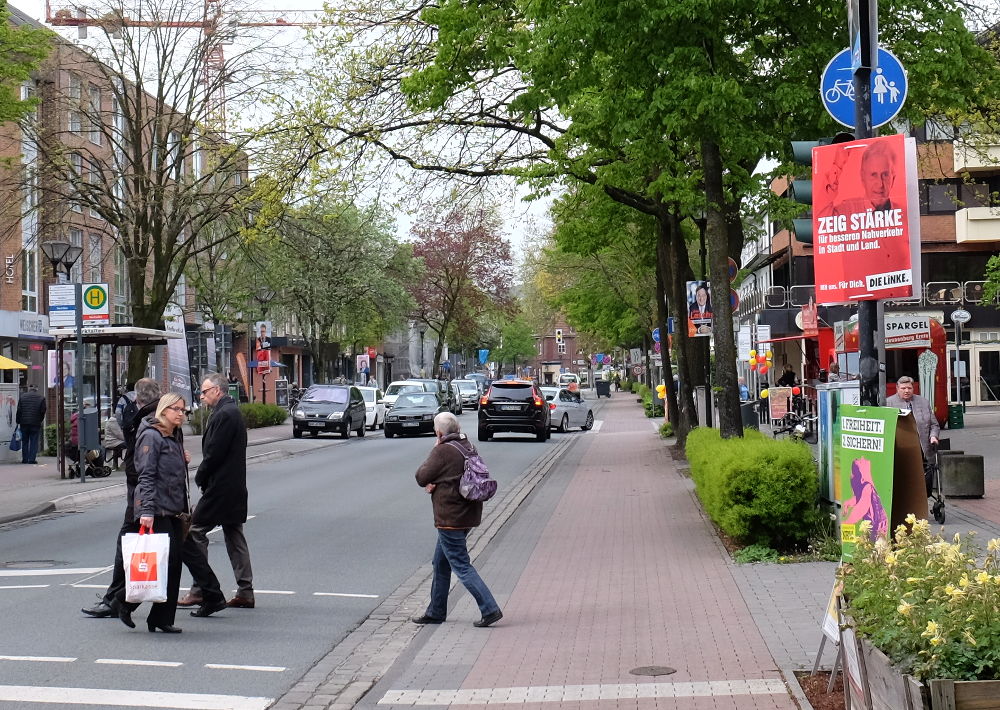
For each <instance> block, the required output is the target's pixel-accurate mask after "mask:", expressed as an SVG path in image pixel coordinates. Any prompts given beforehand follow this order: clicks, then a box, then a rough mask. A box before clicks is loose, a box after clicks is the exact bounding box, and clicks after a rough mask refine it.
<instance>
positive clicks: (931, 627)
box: [920, 621, 938, 636]
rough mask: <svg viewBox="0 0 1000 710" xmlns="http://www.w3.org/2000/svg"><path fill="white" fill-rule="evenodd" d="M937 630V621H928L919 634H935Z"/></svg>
mask: <svg viewBox="0 0 1000 710" xmlns="http://www.w3.org/2000/svg"><path fill="white" fill-rule="evenodd" d="M937 632H938V623H937V622H936V621H928V622H927V628H926V629H925V630H924V632H923V633H922V634H920V635H921V636H935V635H936V634H937Z"/></svg>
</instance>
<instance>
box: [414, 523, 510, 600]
mask: <svg viewBox="0 0 1000 710" xmlns="http://www.w3.org/2000/svg"><path fill="white" fill-rule="evenodd" d="M468 535H469V531H468V530H438V540H437V547H435V548H434V563H433V564H434V577H433V581H432V582H431V603H430V604H429V605H428V606H427V616H429V617H431V618H433V619H445V618H446V617H447V616H448V588H449V587H450V586H451V573H452V570H454V572H455V576H456V577H458V581H460V582H461V583H462V584H463V585H465V588H466V589H468V590H469V594H471V595H472V597H473V599H475V600H476V604H478V605H479V611H480V613H481V614H482V615H483V616H486V615H487V614H492V613H493V612H495V611H499V610H500V607H499V606H498V605H497V603H496V600H495V599H493V595H492V594H490V590H489V589H488V588H487V586H486V583H485V582H484V581H483V580H482V578H481V577H480V576H479V573H478V572H477V571H476V568H475V567H473V566H472V563H471V562H469V550H468V548H467V547H466V543H465V539H466V537H468Z"/></svg>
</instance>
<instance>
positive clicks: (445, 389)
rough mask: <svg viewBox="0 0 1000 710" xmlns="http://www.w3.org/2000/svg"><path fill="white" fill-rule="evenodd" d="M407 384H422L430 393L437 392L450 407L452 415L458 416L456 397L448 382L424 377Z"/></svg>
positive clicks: (412, 379)
mask: <svg viewBox="0 0 1000 710" xmlns="http://www.w3.org/2000/svg"><path fill="white" fill-rule="evenodd" d="M407 382H420V383H422V384H423V386H424V389H425V390H427V391H428V392H437V393H438V394H440V395H441V398H442V399H444V401H445V404H447V405H448V411H450V412H451V413H452V414H458V413H459V412H457V411H456V407H455V395H454V393H453V392H452V391H451V387H450V386H449V385H448V381H447V380H433V379H430V378H424V377H411V378H410V379H409V380H407Z"/></svg>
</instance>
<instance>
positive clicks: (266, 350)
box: [253, 320, 271, 375]
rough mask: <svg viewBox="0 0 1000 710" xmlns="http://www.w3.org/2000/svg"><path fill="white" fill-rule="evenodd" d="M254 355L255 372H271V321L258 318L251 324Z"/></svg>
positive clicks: (263, 373)
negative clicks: (255, 360)
mask: <svg viewBox="0 0 1000 710" xmlns="http://www.w3.org/2000/svg"><path fill="white" fill-rule="evenodd" d="M253 329H254V333H255V334H256V337H255V338H254V356H255V357H256V358H257V374H259V375H267V374H270V372H271V321H269V320H260V321H257V322H256V323H254V326H253Z"/></svg>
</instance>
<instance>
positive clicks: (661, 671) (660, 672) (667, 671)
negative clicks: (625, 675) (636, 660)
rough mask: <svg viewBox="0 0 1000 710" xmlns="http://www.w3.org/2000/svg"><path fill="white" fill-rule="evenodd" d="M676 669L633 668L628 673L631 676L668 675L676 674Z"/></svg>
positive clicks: (662, 667)
mask: <svg viewBox="0 0 1000 710" xmlns="http://www.w3.org/2000/svg"><path fill="white" fill-rule="evenodd" d="M676 672H677V669H676V668H671V667H670V666H639V667H638V668H633V669H632V670H630V671H629V673H631V674H632V675H651V676H658V675H670V674H671V673H676Z"/></svg>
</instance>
